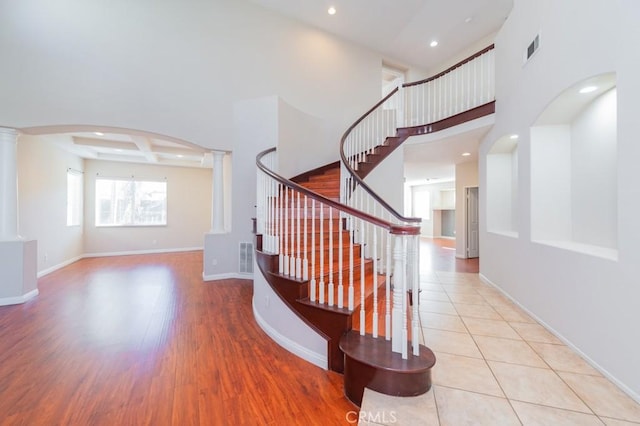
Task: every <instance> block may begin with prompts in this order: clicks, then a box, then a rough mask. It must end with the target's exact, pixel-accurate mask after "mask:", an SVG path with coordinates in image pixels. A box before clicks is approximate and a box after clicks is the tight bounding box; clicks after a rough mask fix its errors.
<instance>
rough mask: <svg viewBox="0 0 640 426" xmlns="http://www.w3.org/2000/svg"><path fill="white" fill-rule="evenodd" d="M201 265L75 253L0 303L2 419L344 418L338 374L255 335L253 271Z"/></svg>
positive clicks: (227, 421) (346, 406) (181, 256)
mask: <svg viewBox="0 0 640 426" xmlns="http://www.w3.org/2000/svg"><path fill="white" fill-rule="evenodd" d="M201 271H202V254H201V252H189V253H174V254H161V255H144V256H142V255H141V256H125V257H110V258H95V259H84V260H81V261H79V262H76V263H74V264H72V265H70V266H68V267H66V268H64V269H61V270H59V271H56V272H54V273H52V274H50V275H48V276H46V277H44V278H43V279H41V280H40V281H39V289H40V295H39V296H38V297H36V298H35V299H34V300H32V301H30V302H28V303H26V304H24V305H18V306H6V307H0V424H2V425H58V424H60V425H61V424H64V425H172V424H173V425H198V424H201V425H217V424H220V425H231V424H233V425H258V424H259V425H269V424H274V425H275V424H278V425H280V424H305V425H343V424H347V421H346V417H347V413H349V412H353V411H357V408H356V407H355V406H354V405H352V404H351V403H349V402H348V401H347V400H346V398H344V396H343V389H342V376H341V375H338V374H336V373H332V372H328V371H324V370H322V369H320V368H318V367H315V366H313V365H311V364H309V363H307V362H305V361H303V360H301V359H299V358H297V357H296V356H294V355H292V354H290V353H289V352H287V351H286V350H284V349H282V348H281V347H280V346H278V345H277V344H276V343H274V342H273V341H272V340H271V339H270V338H269V337H267V336H266V335H265V334H264V332H263V331H262V330H261V329H260V328H259V327H258V326H257V325H256V323H255V321H254V320H253V313H252V309H251V295H252V282H251V281H247V280H225V281H217V282H208V283H204V282H202V278H201ZM3 416H4V418H2V417H3ZM351 416H352V418H353V414H351Z"/></svg>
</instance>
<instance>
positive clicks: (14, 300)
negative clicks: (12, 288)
mask: <svg viewBox="0 0 640 426" xmlns="http://www.w3.org/2000/svg"><path fill="white" fill-rule="evenodd" d="M39 293H40V292H39V291H38V289H37V288H36V289H35V290H31V291H30V292H29V293H27V294H23V295H22V296H18V297H5V298H3V299H0V306H7V305H19V304H21V303H25V302H26V301H28V300H29V299H33V298H34V297H36V296H37V295H38V294H39Z"/></svg>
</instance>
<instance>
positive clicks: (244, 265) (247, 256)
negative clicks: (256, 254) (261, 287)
mask: <svg viewBox="0 0 640 426" xmlns="http://www.w3.org/2000/svg"><path fill="white" fill-rule="evenodd" d="M238 264H239V266H240V272H241V273H249V274H251V273H253V243H245V242H241V243H240V252H239V256H238Z"/></svg>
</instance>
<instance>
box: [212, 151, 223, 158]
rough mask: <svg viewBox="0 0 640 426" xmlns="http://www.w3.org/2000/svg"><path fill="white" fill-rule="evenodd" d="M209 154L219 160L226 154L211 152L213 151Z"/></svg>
mask: <svg viewBox="0 0 640 426" xmlns="http://www.w3.org/2000/svg"><path fill="white" fill-rule="evenodd" d="M211 154H212V155H213V157H214V158H221V157H224V156H225V155H226V154H227V151H217V150H213V151H211Z"/></svg>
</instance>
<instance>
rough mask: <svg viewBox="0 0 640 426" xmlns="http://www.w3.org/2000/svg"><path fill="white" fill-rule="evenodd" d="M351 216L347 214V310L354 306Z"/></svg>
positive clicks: (351, 309)
mask: <svg viewBox="0 0 640 426" xmlns="http://www.w3.org/2000/svg"><path fill="white" fill-rule="evenodd" d="M353 219H354V218H353V216H351V215H350V216H349V222H350V226H349V295H348V296H349V300H348V302H349V310H350V311H353V308H354V304H355V302H354V300H353V299H354V290H353V268H354V265H353V242H354V235H353V228H354V226H353Z"/></svg>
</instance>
